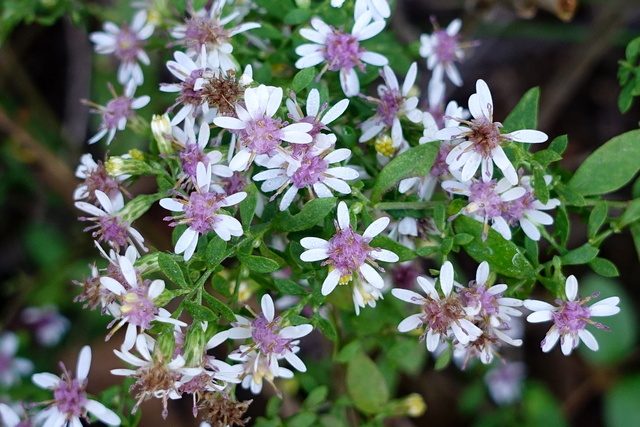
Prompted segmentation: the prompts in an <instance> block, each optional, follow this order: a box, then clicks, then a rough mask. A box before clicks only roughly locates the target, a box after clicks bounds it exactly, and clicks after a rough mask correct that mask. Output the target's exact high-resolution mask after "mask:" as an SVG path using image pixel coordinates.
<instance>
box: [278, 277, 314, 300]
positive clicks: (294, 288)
mask: <svg viewBox="0 0 640 427" xmlns="http://www.w3.org/2000/svg"><path fill="white" fill-rule="evenodd" d="M273 282H274V283H275V285H276V288H278V291H280V292H281V293H282V294H283V295H292V296H297V297H302V296H306V295H307V294H308V293H309V291H308V290H306V289H305V288H303V287H302V286H301V285H300V284H298V283H296V282H294V281H293V280H289V279H273Z"/></svg>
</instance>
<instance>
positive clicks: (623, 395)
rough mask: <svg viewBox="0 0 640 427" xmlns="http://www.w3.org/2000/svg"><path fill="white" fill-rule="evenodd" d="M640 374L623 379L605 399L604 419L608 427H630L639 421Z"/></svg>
mask: <svg viewBox="0 0 640 427" xmlns="http://www.w3.org/2000/svg"><path fill="white" fill-rule="evenodd" d="M638 402H640V374H638V373H635V374H632V375H629V376H627V377H621V378H620V379H619V381H618V382H617V383H616V384H615V385H614V386H613V387H612V389H611V390H610V391H609V392H608V393H607V394H606V395H605V398H604V418H605V420H606V425H607V426H608V427H628V426H630V425H631V424H632V423H633V421H632V420H637V419H638Z"/></svg>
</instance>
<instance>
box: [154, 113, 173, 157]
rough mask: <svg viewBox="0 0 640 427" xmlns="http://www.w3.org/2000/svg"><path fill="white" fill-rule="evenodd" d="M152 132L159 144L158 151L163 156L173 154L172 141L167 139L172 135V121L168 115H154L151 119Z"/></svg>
mask: <svg viewBox="0 0 640 427" xmlns="http://www.w3.org/2000/svg"><path fill="white" fill-rule="evenodd" d="M151 132H152V133H153V137H154V138H155V140H156V143H157V144H158V151H160V153H161V154H167V155H169V154H173V146H172V144H171V141H169V140H168V139H167V136H168V135H171V121H170V120H169V115H168V114H163V115H157V114H154V115H153V118H152V119H151Z"/></svg>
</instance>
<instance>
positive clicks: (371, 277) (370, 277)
mask: <svg viewBox="0 0 640 427" xmlns="http://www.w3.org/2000/svg"><path fill="white" fill-rule="evenodd" d="M360 273H362V275H363V276H364V278H365V280H366V281H367V282H369V284H370V285H371V286H373V287H374V288H377V289H382V288H383V287H384V280H383V279H382V276H380V273H378V271H377V270H376V269H375V268H373V267H372V266H370V265H369V264H362V265H361V266H360Z"/></svg>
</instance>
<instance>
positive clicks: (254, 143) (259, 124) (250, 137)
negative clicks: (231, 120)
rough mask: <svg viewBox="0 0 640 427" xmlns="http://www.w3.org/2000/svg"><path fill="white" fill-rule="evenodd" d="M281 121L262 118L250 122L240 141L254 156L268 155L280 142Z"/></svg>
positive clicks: (281, 135)
mask: <svg viewBox="0 0 640 427" xmlns="http://www.w3.org/2000/svg"><path fill="white" fill-rule="evenodd" d="M281 125H282V123H281V120H280V119H279V118H278V119H274V118H271V117H267V116H264V117H262V118H260V119H258V120H250V121H249V122H247V126H246V128H245V130H244V132H243V134H242V135H241V137H240V141H241V142H242V143H243V144H245V145H246V146H247V147H249V149H250V150H251V151H252V152H254V153H256V154H269V153H272V152H273V150H274V149H275V148H276V147H278V146H279V145H280V143H281V142H282V137H283V134H282V130H281V129H280V127H281Z"/></svg>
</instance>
